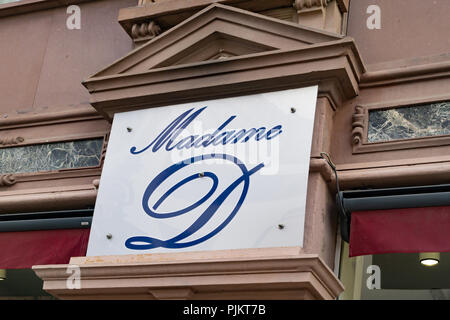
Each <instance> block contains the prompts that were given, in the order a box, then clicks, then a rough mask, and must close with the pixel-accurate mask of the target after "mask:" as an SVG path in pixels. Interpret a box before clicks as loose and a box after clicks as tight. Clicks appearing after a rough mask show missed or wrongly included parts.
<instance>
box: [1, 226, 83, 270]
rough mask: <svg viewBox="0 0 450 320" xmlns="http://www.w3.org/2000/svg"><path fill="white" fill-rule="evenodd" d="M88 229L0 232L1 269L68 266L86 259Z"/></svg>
mask: <svg viewBox="0 0 450 320" xmlns="http://www.w3.org/2000/svg"><path fill="white" fill-rule="evenodd" d="M89 231H90V229H63V230H39V231H18V232H0V248H1V249H0V269H26V268H31V267H32V266H34V265H46V264H68V263H69V261H70V258H71V257H80V256H85V255H86V250H87V244H88V240H89Z"/></svg>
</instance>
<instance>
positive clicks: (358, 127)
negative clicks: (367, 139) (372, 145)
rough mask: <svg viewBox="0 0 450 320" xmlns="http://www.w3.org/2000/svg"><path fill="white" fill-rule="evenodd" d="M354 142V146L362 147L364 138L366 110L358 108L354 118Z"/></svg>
mask: <svg viewBox="0 0 450 320" xmlns="http://www.w3.org/2000/svg"><path fill="white" fill-rule="evenodd" d="M352 119H353V121H352V129H353V130H352V142H353V145H361V144H362V142H363V136H364V119H365V116H364V108H363V107H362V106H356V107H355V112H354V113H353V116H352Z"/></svg>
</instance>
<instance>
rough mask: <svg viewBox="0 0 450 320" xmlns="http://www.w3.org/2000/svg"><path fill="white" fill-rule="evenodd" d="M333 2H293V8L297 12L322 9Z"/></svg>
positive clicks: (318, 0) (307, 0) (329, 0)
mask: <svg viewBox="0 0 450 320" xmlns="http://www.w3.org/2000/svg"><path fill="white" fill-rule="evenodd" d="M331 1H333V0H295V1H294V8H295V9H297V10H298V11H302V10H308V9H312V10H314V9H316V8H319V9H321V8H324V7H326V6H327V5H328V4H329V3H330V2H331Z"/></svg>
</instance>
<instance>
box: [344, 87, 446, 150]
mask: <svg viewBox="0 0 450 320" xmlns="http://www.w3.org/2000/svg"><path fill="white" fill-rule="evenodd" d="M449 100H450V96H448V97H439V98H434V99H433V98H429V99H425V100H423V99H421V100H409V101H408V100H406V101H403V102H393V103H391V104H389V103H383V104H379V103H377V104H369V105H358V106H356V107H355V111H354V113H353V115H352V143H353V153H354V154H359V153H370V152H382V151H393V150H404V149H417V148H424V147H437V146H446V145H450V135H427V136H421V137H411V138H403V139H392V140H388V141H377V142H371V141H369V138H368V131H369V120H370V119H369V116H370V112H371V111H378V110H393V109H398V108H405V107H417V106H424V105H426V104H430V105H431V104H436V103H440V102H446V101H449Z"/></svg>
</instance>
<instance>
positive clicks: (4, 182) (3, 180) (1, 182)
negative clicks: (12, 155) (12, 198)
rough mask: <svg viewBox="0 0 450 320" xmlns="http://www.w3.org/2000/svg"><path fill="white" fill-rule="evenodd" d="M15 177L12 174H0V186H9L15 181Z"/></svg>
mask: <svg viewBox="0 0 450 320" xmlns="http://www.w3.org/2000/svg"><path fill="white" fill-rule="evenodd" d="M16 182H17V181H16V178H15V177H14V176H13V175H12V174H6V175H2V176H0V187H10V186H12V185H14V184H15V183H16Z"/></svg>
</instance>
